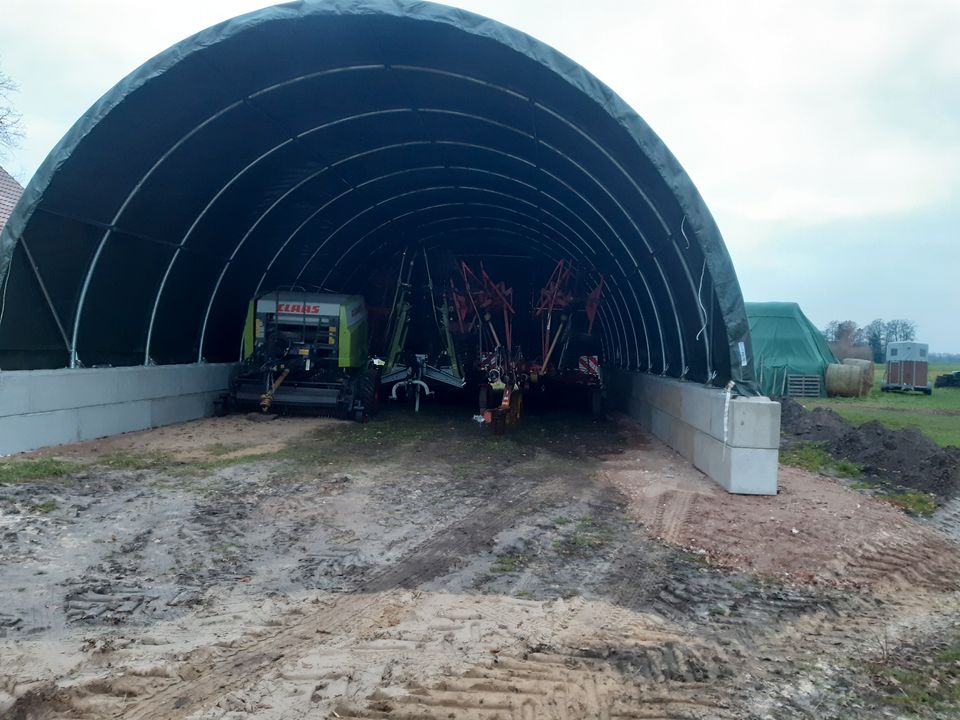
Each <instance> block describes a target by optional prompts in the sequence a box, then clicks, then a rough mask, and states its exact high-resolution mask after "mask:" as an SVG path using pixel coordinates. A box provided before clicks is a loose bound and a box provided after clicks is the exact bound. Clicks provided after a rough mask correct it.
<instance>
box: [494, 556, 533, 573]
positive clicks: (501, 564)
mask: <svg viewBox="0 0 960 720" xmlns="http://www.w3.org/2000/svg"><path fill="white" fill-rule="evenodd" d="M527 562H529V559H528V558H527V556H526V555H522V554H519V553H513V554H511V553H508V554H505V555H497V559H496V561H494V563H493V565H491V566H490V572H495V573H511V572H516V571H517V570H519V569H521V568H523V567H526V565H527Z"/></svg>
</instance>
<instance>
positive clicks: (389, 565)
mask: <svg viewBox="0 0 960 720" xmlns="http://www.w3.org/2000/svg"><path fill="white" fill-rule="evenodd" d="M398 412H399V411H396V410H394V411H389V412H385V413H383V414H382V415H381V416H379V417H378V418H377V419H375V420H374V421H372V422H370V423H369V424H367V425H364V426H358V425H356V424H352V423H346V422H342V421H337V420H332V419H315V418H302V417H300V418H298V417H277V416H270V417H272V419H270V418H269V417H268V418H264V417H263V416H260V415H253V416H250V417H248V416H242V415H241V416H231V417H227V418H213V419H207V420H200V421H196V422H192V423H187V424H183V425H179V426H172V427H169V428H161V429H157V430H152V431H146V432H141V433H131V434H127V435H123V436H118V437H114V438H107V439H104V440H98V441H93V442H89V443H83V444H79V445H74V446H65V447H62V448H56V449H51V450H47V451H43V452H41V453H37V454H34V455H33V456H30V457H26V458H22V459H15V460H9V461H6V462H3V463H2V464H0V483H2V486H0V532H2V533H3V538H4V542H3V545H2V549H0V608H2V611H0V657H3V658H4V663H3V674H2V678H0V715H2V716H4V717H10V718H18V719H24V720H26V719H28V718H29V719H30V720H41V719H43V720H48V719H52V718H82V719H84V720H93V719H94V718H112V717H130V718H164V719H165V720H166V719H172V718H192V719H194V720H200V719H201V718H202V719H205V720H206V719H212V718H218V719H219V718H232V719H237V718H263V719H268V718H328V717H329V718H348V717H352V718H414V717H417V718H431V717H433V718H450V717H454V718H459V717H464V718H526V717H556V718H561V717H613V716H616V717H636V718H642V717H665V718H776V719H777V720H780V719H781V718H874V717H878V716H880V715H881V714H883V715H890V716H898V714H901V715H903V716H909V717H931V718H946V717H954V716H955V713H956V712H958V711H960V710H958V709H960V704H958V697H960V694H958V681H960V673H958V671H957V670H956V663H955V662H954V658H956V657H957V656H958V654H960V607H958V605H957V591H958V590H960V547H958V545H957V544H956V542H957V541H958V540H960V538H957V537H956V536H954V537H951V536H950V534H949V533H948V532H945V531H944V530H943V529H942V528H939V526H938V525H937V524H936V523H935V522H933V521H931V520H926V519H918V518H915V517H911V516H910V515H909V514H907V513H905V512H904V511H902V510H900V509H898V508H897V507H895V506H894V505H893V504H891V503H890V502H887V501H886V500H885V499H883V498H881V497H871V496H870V493H869V491H861V490H857V489H855V488H853V487H851V483H850V482H849V481H846V480H843V479H839V478H835V477H830V476H829V474H824V473H822V472H811V471H808V470H803V469H798V468H792V467H786V466H784V467H782V468H781V471H780V493H779V494H778V495H777V496H775V497H760V496H757V497H743V496H733V495H729V494H727V493H726V492H725V491H723V490H722V489H721V488H719V487H718V486H717V485H716V484H715V483H713V482H712V481H710V480H709V479H708V478H706V477H704V476H703V475H702V474H701V473H699V472H698V471H696V470H694V469H693V468H692V467H691V466H690V465H689V464H688V463H687V462H686V461H685V460H683V459H682V458H680V457H679V456H678V455H676V454H675V453H674V452H673V451H671V450H670V449H669V448H667V447H666V446H664V445H662V444H661V443H660V442H659V441H657V440H656V439H654V438H652V437H650V436H648V435H646V434H644V433H642V432H641V431H640V430H639V429H638V427H637V426H636V425H635V424H634V423H633V421H631V420H629V419H628V418H626V417H623V416H613V417H611V418H610V419H608V420H606V421H593V420H590V419H589V418H586V417H583V416H578V415H568V414H552V415H544V416H538V415H532V416H530V417H528V418H527V421H526V422H525V424H524V425H522V426H521V427H520V428H518V429H517V431H516V432H515V433H513V434H508V435H506V436H504V437H500V438H497V437H493V436H490V435H489V434H486V433H481V432H480V430H479V429H478V428H477V426H476V424H475V423H473V422H472V421H471V420H469V418H466V417H464V415H463V414H462V413H457V412H456V411H455V410H450V409H443V408H432V409H430V410H428V411H426V412H424V413H423V414H421V415H419V416H412V417H411V416H409V415H406V414H403V416H402V418H401V417H399V416H398ZM401 419H402V422H399V420H401Z"/></svg>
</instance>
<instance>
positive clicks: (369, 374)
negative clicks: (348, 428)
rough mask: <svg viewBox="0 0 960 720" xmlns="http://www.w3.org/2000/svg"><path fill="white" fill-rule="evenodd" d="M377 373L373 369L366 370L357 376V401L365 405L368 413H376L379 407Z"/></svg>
mask: <svg viewBox="0 0 960 720" xmlns="http://www.w3.org/2000/svg"><path fill="white" fill-rule="evenodd" d="M378 379H379V378H377V373H376V372H375V371H373V370H369V369H367V370H364V371H363V372H362V373H360V375H359V376H358V377H357V391H356V395H355V398H356V401H358V402H360V404H362V405H363V409H364V411H365V412H366V414H367V415H376V414H377V410H379V409H380V407H379V402H378V400H379V393H378V392H377V385H378V384H379V383H378V382H377V381H378Z"/></svg>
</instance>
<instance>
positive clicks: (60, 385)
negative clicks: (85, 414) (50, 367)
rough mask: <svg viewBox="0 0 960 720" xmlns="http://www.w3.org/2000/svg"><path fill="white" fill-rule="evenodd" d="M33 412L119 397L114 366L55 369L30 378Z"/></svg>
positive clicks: (82, 405) (71, 406)
mask: <svg viewBox="0 0 960 720" xmlns="http://www.w3.org/2000/svg"><path fill="white" fill-rule="evenodd" d="M27 383H28V385H29V388H30V410H31V412H49V411H52V410H63V409H66V408H81V407H86V406H90V405H104V404H107V403H113V402H118V401H119V400H120V397H119V392H118V388H117V375H116V372H115V371H114V370H113V369H110V370H98V369H89V370H87V369H80V370H54V371H50V372H48V373H45V374H44V375H41V376H34V377H30V378H29V379H27Z"/></svg>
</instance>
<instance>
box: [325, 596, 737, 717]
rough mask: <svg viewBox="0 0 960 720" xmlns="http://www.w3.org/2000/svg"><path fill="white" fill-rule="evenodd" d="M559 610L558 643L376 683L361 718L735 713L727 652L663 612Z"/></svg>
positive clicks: (346, 713)
mask: <svg viewBox="0 0 960 720" xmlns="http://www.w3.org/2000/svg"><path fill="white" fill-rule="evenodd" d="M578 605H579V607H574V608H573V609H572V611H571V612H569V613H564V612H563V611H560V614H561V615H562V617H561V618H558V621H559V626H558V627H557V628H556V633H555V637H554V641H555V644H543V645H538V646H535V647H534V648H533V649H532V650H531V651H529V652H525V653H519V654H505V655H502V656H497V657H495V658H494V659H492V660H491V661H489V662H487V663H482V664H477V665H474V666H473V667H472V668H470V669H469V670H467V671H466V672H463V673H460V674H457V675H452V676H449V677H445V678H443V679H442V680H440V681H439V682H437V683H435V684H434V685H432V686H430V687H424V686H422V685H416V684H415V685H411V686H409V687H408V688H407V692H406V693H405V694H400V695H398V694H397V693H396V692H393V693H387V692H383V691H377V692H374V693H373V694H372V695H371V696H370V699H369V701H368V702H367V703H366V705H365V706H363V707H358V706H351V705H349V704H346V703H341V704H340V705H339V706H337V708H336V712H337V714H338V715H339V716H341V717H344V718H354V719H355V720H372V719H373V718H393V719H396V720H412V719H413V718H426V719H427V720H430V719H435V720H448V718H451V717H456V718H465V719H466V720H483V719H490V720H492V719H493V718H500V719H501V720H504V719H506V718H515V719H516V720H526V719H527V718H530V719H533V718H543V719H553V718H556V719H557V720H561V719H563V720H568V719H569V720H573V719H575V718H587V717H595V718H686V719H687V720H690V719H691V718H716V719H722V718H734V717H737V715H736V714H734V713H732V712H731V711H729V709H728V706H727V703H726V701H725V700H724V699H723V697H722V688H721V687H720V685H719V684H718V683H719V682H720V681H721V680H722V679H724V678H725V677H728V676H729V672H728V671H727V670H725V669H724V667H723V663H724V662H726V659H725V658H718V657H716V656H711V653H712V648H709V647H705V646H703V645H702V644H701V643H699V642H698V641H697V640H696V639H695V638H691V637H687V636H685V635H683V634H678V633H677V632H676V631H675V630H673V629H671V628H669V627H667V626H665V625H664V624H663V623H662V621H656V622H654V620H653V618H651V617H650V616H639V615H637V614H636V613H631V612H629V611H627V610H624V609H623V608H618V607H616V606H612V605H607V604H601V603H590V602H586V601H581V602H580V603H578Z"/></svg>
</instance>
